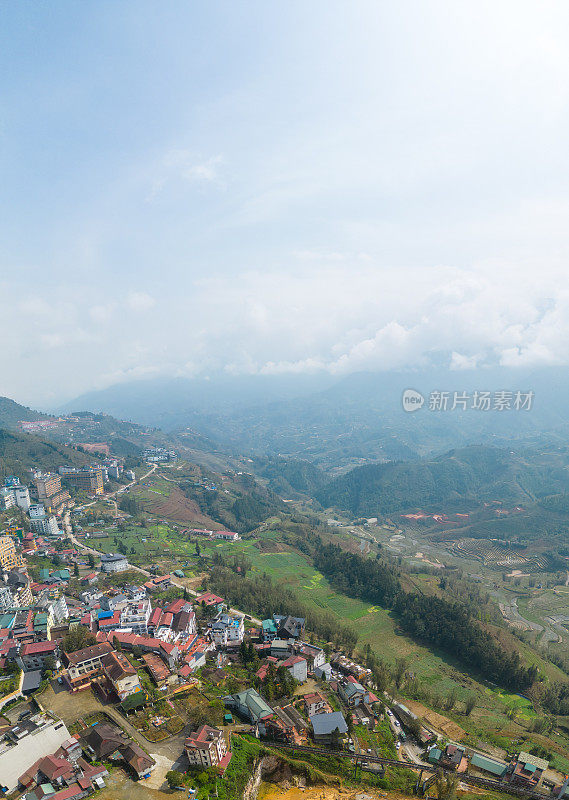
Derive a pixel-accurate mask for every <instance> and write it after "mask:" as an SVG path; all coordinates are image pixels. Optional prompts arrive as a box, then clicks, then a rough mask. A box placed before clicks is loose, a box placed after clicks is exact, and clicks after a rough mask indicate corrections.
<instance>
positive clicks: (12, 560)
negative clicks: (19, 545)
mask: <svg viewBox="0 0 569 800" xmlns="http://www.w3.org/2000/svg"><path fill="white" fill-rule="evenodd" d="M23 565H24V560H23V558H22V556H21V555H19V554H18V553H17V552H16V545H15V544H14V542H13V541H12V539H10V537H9V536H0V567H2V569H4V570H6V571H9V570H11V569H16V568H17V567H22V566H23Z"/></svg>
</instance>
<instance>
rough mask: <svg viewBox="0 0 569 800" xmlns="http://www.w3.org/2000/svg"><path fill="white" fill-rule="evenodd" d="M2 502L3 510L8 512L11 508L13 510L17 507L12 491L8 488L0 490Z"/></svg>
mask: <svg viewBox="0 0 569 800" xmlns="http://www.w3.org/2000/svg"><path fill="white" fill-rule="evenodd" d="M0 502H1V503H2V508H3V509H4V510H5V511H7V510H8V509H9V508H13V507H14V506H15V505H16V499H15V497H14V492H13V491H12V489H9V488H8V487H7V486H3V487H2V488H1V489H0Z"/></svg>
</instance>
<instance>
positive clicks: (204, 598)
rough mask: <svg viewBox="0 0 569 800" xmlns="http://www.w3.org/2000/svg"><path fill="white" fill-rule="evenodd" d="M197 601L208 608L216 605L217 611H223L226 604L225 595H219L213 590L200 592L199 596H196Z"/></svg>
mask: <svg viewBox="0 0 569 800" xmlns="http://www.w3.org/2000/svg"><path fill="white" fill-rule="evenodd" d="M196 603H199V605H200V606H205V607H206V608H211V607H212V606H215V608H216V609H217V611H221V610H222V608H223V606H224V605H225V600H224V599H223V597H218V596H217V595H216V594H213V593H212V592H204V593H203V594H200V595H199V597H196Z"/></svg>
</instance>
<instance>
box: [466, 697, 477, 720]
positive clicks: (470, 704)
mask: <svg viewBox="0 0 569 800" xmlns="http://www.w3.org/2000/svg"><path fill="white" fill-rule="evenodd" d="M475 707H476V697H475V696H474V695H473V694H471V695H470V697H469V698H468V700H467V701H466V703H465V704H464V713H465V714H466V716H467V717H469V716H470V715H471V714H472V712H473V711H474V709H475Z"/></svg>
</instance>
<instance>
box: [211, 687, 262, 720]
mask: <svg viewBox="0 0 569 800" xmlns="http://www.w3.org/2000/svg"><path fill="white" fill-rule="evenodd" d="M223 702H224V704H225V706H226V708H231V709H233V710H234V711H235V712H236V713H237V714H239V716H240V717H243V718H244V719H247V720H249V722H251V723H253V724H254V723H257V722H261V721H262V720H265V719H267V718H268V717H270V716H272V714H273V710H272V708H271V707H270V706H269V705H268V704H267V703H266V702H265V701H264V700H263V698H262V697H261V695H260V694H259V693H258V692H257V690H256V689H246V690H245V691H244V692H239V693H238V694H233V695H227V696H226V697H224V698H223Z"/></svg>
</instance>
